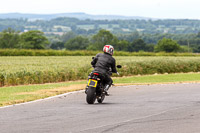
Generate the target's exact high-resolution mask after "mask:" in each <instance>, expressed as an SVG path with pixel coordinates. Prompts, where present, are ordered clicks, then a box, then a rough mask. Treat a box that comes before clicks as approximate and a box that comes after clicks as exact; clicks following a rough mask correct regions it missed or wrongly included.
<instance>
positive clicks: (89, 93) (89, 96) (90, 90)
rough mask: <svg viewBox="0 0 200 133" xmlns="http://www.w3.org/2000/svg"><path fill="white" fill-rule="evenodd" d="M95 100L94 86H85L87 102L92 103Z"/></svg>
mask: <svg viewBox="0 0 200 133" xmlns="http://www.w3.org/2000/svg"><path fill="white" fill-rule="evenodd" d="M95 100H96V88H94V87H88V88H87V96H86V101H87V103H88V104H94V102H95Z"/></svg>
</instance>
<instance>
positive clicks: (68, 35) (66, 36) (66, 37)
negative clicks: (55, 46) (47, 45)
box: [61, 31, 77, 43]
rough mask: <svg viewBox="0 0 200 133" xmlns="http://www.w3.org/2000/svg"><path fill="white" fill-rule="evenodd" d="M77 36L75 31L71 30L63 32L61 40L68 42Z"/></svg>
mask: <svg viewBox="0 0 200 133" xmlns="http://www.w3.org/2000/svg"><path fill="white" fill-rule="evenodd" d="M76 36H77V35H76V34H75V33H74V32H72V31H70V32H67V33H65V34H63V35H62V36H61V40H62V42H64V43H66V42H67V41H68V40H70V39H72V38H75V37H76Z"/></svg>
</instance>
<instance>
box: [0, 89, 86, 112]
mask: <svg viewBox="0 0 200 133" xmlns="http://www.w3.org/2000/svg"><path fill="white" fill-rule="evenodd" d="M80 92H84V90H80V91H73V92H68V93H64V94H60V95H56V96H52V97H47V98H43V99H38V100H34V101H29V102H25V103H19V104H13V105H8V106H3V107H0V109H3V108H9V107H14V106H19V105H25V104H30V103H35V102H40V101H43V100H48V99H53V98H57V97H62V96H66V95H70V94H75V93H80Z"/></svg>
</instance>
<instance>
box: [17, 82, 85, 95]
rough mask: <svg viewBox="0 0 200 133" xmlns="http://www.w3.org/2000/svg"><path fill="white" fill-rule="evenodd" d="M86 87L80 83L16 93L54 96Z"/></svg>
mask: <svg viewBox="0 0 200 133" xmlns="http://www.w3.org/2000/svg"><path fill="white" fill-rule="evenodd" d="M85 87H86V85H85V84H79V85H70V86H68V87H59V88H55V89H43V90H38V91H34V92H20V93H15V95H46V96H52V95H58V94H62V93H67V92H71V91H78V90H83V89H84V88H85Z"/></svg>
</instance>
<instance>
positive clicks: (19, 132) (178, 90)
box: [0, 83, 200, 133]
mask: <svg viewBox="0 0 200 133" xmlns="http://www.w3.org/2000/svg"><path fill="white" fill-rule="evenodd" d="M109 91H110V93H111V94H112V95H111V96H109V97H106V98H105V101H104V103H103V104H97V103H96V104H94V105H88V104H87V103H86V102H85V94H84V92H83V91H82V92H78V93H74V94H69V95H65V96H59V97H57V98H52V99H48V100H42V101H38V102H34V103H28V104H22V105H17V106H12V107H6V108H0V133H79V132H80V133H94V132H97V133H200V84H199V83H194V84H163V85H133V86H123V87H122V86H121V87H112V88H110V90H109Z"/></svg>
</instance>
